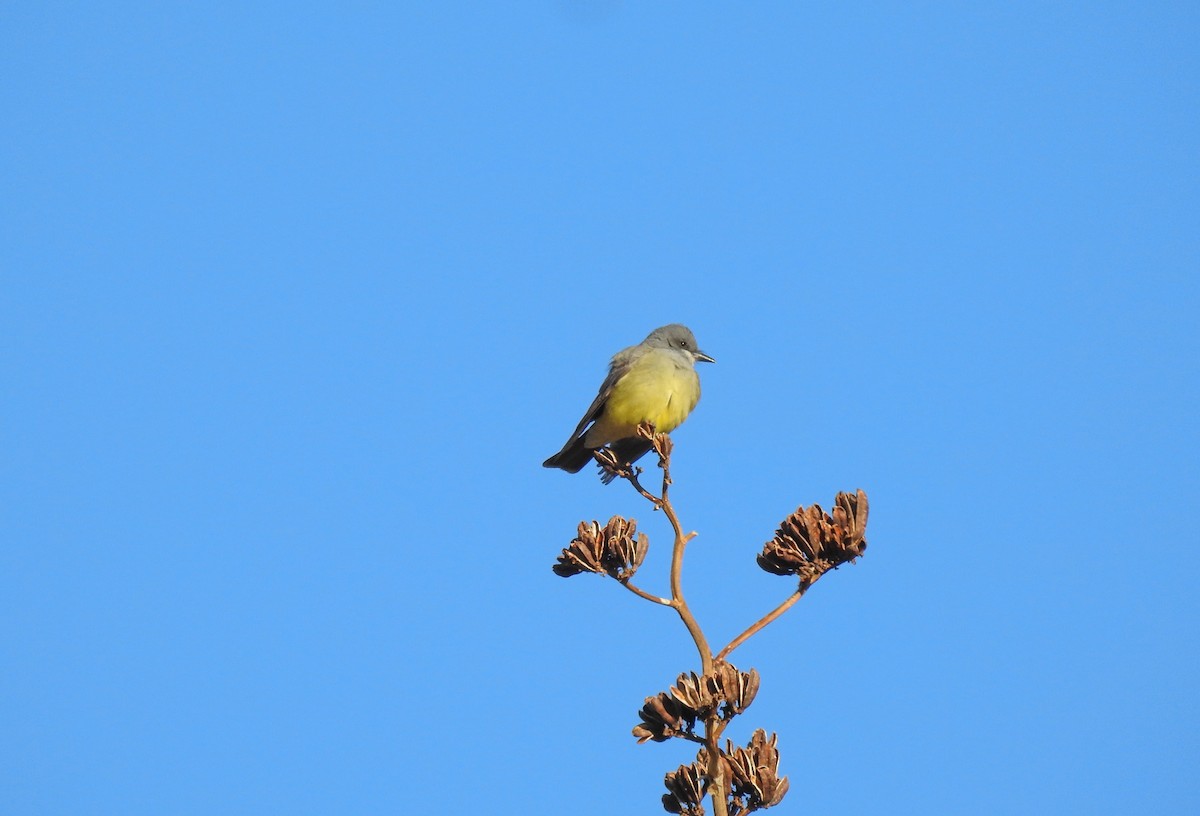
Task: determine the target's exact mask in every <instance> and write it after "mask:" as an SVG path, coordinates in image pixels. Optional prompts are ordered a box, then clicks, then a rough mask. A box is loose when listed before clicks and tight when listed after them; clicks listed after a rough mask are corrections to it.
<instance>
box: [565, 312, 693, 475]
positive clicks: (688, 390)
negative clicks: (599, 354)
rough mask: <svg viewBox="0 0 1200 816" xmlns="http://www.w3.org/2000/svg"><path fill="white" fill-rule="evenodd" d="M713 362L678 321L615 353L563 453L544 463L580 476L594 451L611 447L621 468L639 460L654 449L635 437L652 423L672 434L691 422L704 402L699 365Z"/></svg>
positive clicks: (648, 443)
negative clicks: (701, 396)
mask: <svg viewBox="0 0 1200 816" xmlns="http://www.w3.org/2000/svg"><path fill="white" fill-rule="evenodd" d="M698 362H700V363H715V362H716V360H714V359H713V358H712V357H709V356H708V355H707V354H705V353H704V352H702V351H701V350H700V349H699V347H698V346H697V345H696V337H695V335H693V334H692V330H691V329H689V328H688V327H687V326H683V325H681V324H679V323H671V324H670V325H667V326H661V327H659V328H657V329H655V330H654V331H652V332H650V334H649V335H648V336H647V337H646V339H645V340H643V341H642V342H640V343H638V344H637V345H635V346H630V347H629V348H626V349H622V350H621V351H618V352H617V353H616V354H615V355H613V358H612V361H611V362H610V363H609V366H608V376H607V377H605V378H604V382H603V383H601V385H600V392H599V393H598V394H596V398H595V399H594V400H592V404H591V405H590V406H588V409H587V411H586V412H585V413H584V415H583V419H581V420H579V424H578V425H577V426H575V430H574V431H572V432H571V436H570V438H569V439H568V440H567V442H566V444H565V445H563V446H562V450H560V451H559V452H558V453H556V454H554V455H553V456H551V457H550V458H549V459H547V460H546V461H545V462H543V463H542V467H548V468H561V469H562V470H565V471H567V472H568V473H578V472H579V471H580V470H581V469H582V468H583V466H584V465H586V464H587V463H588V462H589V461H590V460H591V458H592V451H594V450H597V449H599V448H602V447H604V446H605V445H607V446H608V448H609V450H611V451H612V452H613V454H614V455H615V456H616V458H617V462H618V463H619V464H620V465H623V466H627V465H629V464H632V463H633V462H636V461H637V460H638V459H640V458H641V457H642V456H644V455H646V453H647V452H648V451H649V450H650V448H651V445H650V442H649V440H646V439H644V438H642V437H639V436H637V426H638V425H640V424H642V423H644V422H649V423H651V424H652V425H654V429H655V430H656V431H658V432H660V433H670V432H671V431H673V430H675V429H676V428H678V427H679V426H680V424H682V423H683V421H684V420H685V419H687V417H688V414H690V413H691V412H692V409H693V408H695V407H696V403H697V402H699V400H700V377H699V375H697V374H696V363H698Z"/></svg>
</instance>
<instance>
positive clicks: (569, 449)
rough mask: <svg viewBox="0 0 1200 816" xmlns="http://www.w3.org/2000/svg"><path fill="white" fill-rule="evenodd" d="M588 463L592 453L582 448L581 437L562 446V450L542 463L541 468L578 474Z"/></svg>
mask: <svg viewBox="0 0 1200 816" xmlns="http://www.w3.org/2000/svg"><path fill="white" fill-rule="evenodd" d="M590 461H592V452H591V451H590V450H589V449H588V448H585V447H584V446H583V439H582V438H581V437H575V438H573V439H572V440H571V441H570V442H568V443H567V444H565V445H563V449H562V450H560V451H559V452H558V453H556V454H554V455H553V456H551V457H550V458H549V459H547V460H546V461H545V462H542V467H548V468H562V469H563V470H565V471H566V472H567V473H578V472H579V471H580V470H582V469H583V466H584V465H586V464H587V463H588V462H590Z"/></svg>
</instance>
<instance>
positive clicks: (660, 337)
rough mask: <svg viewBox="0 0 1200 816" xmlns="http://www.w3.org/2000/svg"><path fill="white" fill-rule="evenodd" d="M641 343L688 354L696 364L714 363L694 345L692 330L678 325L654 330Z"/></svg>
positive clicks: (694, 336) (673, 324) (674, 324)
mask: <svg viewBox="0 0 1200 816" xmlns="http://www.w3.org/2000/svg"><path fill="white" fill-rule="evenodd" d="M643 342H644V343H645V344H646V345H648V346H653V347H655V348H669V349H675V350H676V351H682V352H685V353H687V354H690V355H691V356H692V359H693V360H696V361H697V362H701V363H715V362H716V360H714V359H713V358H712V357H709V356H708V355H707V354H705V353H704V352H703V351H701V350H700V347H699V346H697V345H696V335H694V334H692V330H691V329H689V328H688V327H687V326H684V325H682V324H680V323H672V324H670V325H669V326H662V327H661V328H657V329H655V330H654V331H652V332H650V336H649V337H647V338H646V339H645V340H644V341H643Z"/></svg>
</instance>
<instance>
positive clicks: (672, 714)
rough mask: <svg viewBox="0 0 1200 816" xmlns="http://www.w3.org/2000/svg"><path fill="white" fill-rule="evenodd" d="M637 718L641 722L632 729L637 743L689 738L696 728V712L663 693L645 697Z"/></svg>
mask: <svg viewBox="0 0 1200 816" xmlns="http://www.w3.org/2000/svg"><path fill="white" fill-rule="evenodd" d="M638 716H639V717H641V718H642V721H641V722H640V723H638V724H637V725H635V726H634V727H633V735H634V736H635V737H637V741H638V742H639V743H642V742H646V741H647V740H654V741H655V742H665V741H666V740H669V739H670V738H671V737H679V736H690V735H691V734H692V731H693V730H694V729H695V727H696V712H695V711H694V710H692V709H691V708H688V706H687V705H685V704H684V703H682V702H680V701H679V700H677V699H676V698H674V697H672V696H671V695H670V694H668V693H667V692H665V691H662V692H659V693H658V694H656V695H654V696H653V697H647V698H646V701H645V704H644V705H643V706H642V709H641V711H639V712H638Z"/></svg>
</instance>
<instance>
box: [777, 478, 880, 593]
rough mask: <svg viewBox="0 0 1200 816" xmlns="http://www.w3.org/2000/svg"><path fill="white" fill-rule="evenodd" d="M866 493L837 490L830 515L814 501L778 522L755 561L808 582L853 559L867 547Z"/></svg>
mask: <svg viewBox="0 0 1200 816" xmlns="http://www.w3.org/2000/svg"><path fill="white" fill-rule="evenodd" d="M866 528H867V494H866V493H864V492H863V491H861V490H859V491H858V492H857V493H855V494H853V495H851V494H849V493H838V494H837V497H836V498H835V499H834V509H833V515H830V514H828V513H826V512H825V511H824V510H822V509H821V506H820V505H818V504H814V505H812V506H810V507H801V508H800V509H798V510H797V511H796V512H795V513H792V514H791V515H790V516H788V517H787V518H786V519H784V520H783V522H782V523H781V524H780V525H779V529H778V530H776V531H775V536H774V538H772V539H771V540H770V541H768V542H767V543H766V544H765V545H763V551H762V552H761V553H759V556H758V565H759V566H760V567H762V568H763V569H764V570H766V571H767V572H770V573H774V574H775V575H797V576H799V578H800V580H801V582H802V583H807V584H811V583H813V582H814V581H816V580H817V579H818V578H820V577H821V576H822V575H824V574H825V573H826V572H828V571H829V570H831V569H836V568H837V567H839V566H841V565H842V564H845V563H846V562H848V561H853V560H854V559H855V558H858V556H860V555H862V554H863V552H864V551H865V550H866V548H867V541H866V538H864V536H865V534H866Z"/></svg>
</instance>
